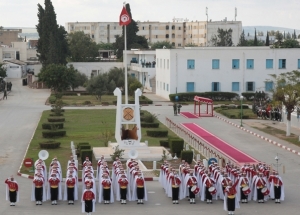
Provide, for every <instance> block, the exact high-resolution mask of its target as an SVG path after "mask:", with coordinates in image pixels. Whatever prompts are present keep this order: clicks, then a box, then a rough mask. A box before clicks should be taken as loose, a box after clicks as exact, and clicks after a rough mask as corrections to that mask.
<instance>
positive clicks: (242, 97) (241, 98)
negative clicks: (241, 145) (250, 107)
mask: <svg viewBox="0 0 300 215" xmlns="http://www.w3.org/2000/svg"><path fill="white" fill-rule="evenodd" d="M243 99H244V96H241V97H240V100H241V127H243Z"/></svg>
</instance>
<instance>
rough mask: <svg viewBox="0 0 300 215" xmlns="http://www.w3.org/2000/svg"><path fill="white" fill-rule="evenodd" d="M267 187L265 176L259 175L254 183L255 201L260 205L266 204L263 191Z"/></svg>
mask: <svg viewBox="0 0 300 215" xmlns="http://www.w3.org/2000/svg"><path fill="white" fill-rule="evenodd" d="M265 187H266V182H265V180H264V179H263V174H262V173H259V176H258V177H257V178H256V180H255V181H254V197H253V200H254V201H256V200H257V202H258V203H265V202H264V198H265V197H264V194H263V193H262V189H263V188H265Z"/></svg>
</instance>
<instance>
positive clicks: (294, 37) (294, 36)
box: [293, 29, 297, 40]
mask: <svg viewBox="0 0 300 215" xmlns="http://www.w3.org/2000/svg"><path fill="white" fill-rule="evenodd" d="M293 39H294V40H295V39H297V35H296V30H295V29H294V34H293Z"/></svg>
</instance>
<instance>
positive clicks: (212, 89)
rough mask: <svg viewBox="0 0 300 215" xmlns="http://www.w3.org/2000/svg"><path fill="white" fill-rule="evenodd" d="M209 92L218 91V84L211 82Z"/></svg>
mask: <svg viewBox="0 0 300 215" xmlns="http://www.w3.org/2000/svg"><path fill="white" fill-rule="evenodd" d="M211 91H212V92H218V91H220V83H219V82H212V83H211Z"/></svg>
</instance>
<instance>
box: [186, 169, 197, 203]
mask: <svg viewBox="0 0 300 215" xmlns="http://www.w3.org/2000/svg"><path fill="white" fill-rule="evenodd" d="M184 181H185V190H186V189H188V192H189V198H190V204H195V203H196V202H195V193H194V192H192V187H193V186H197V184H198V182H197V178H196V176H194V173H193V171H190V174H189V175H187V176H186V177H185V180H184ZM183 193H184V194H185V193H186V191H184V192H183Z"/></svg>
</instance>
